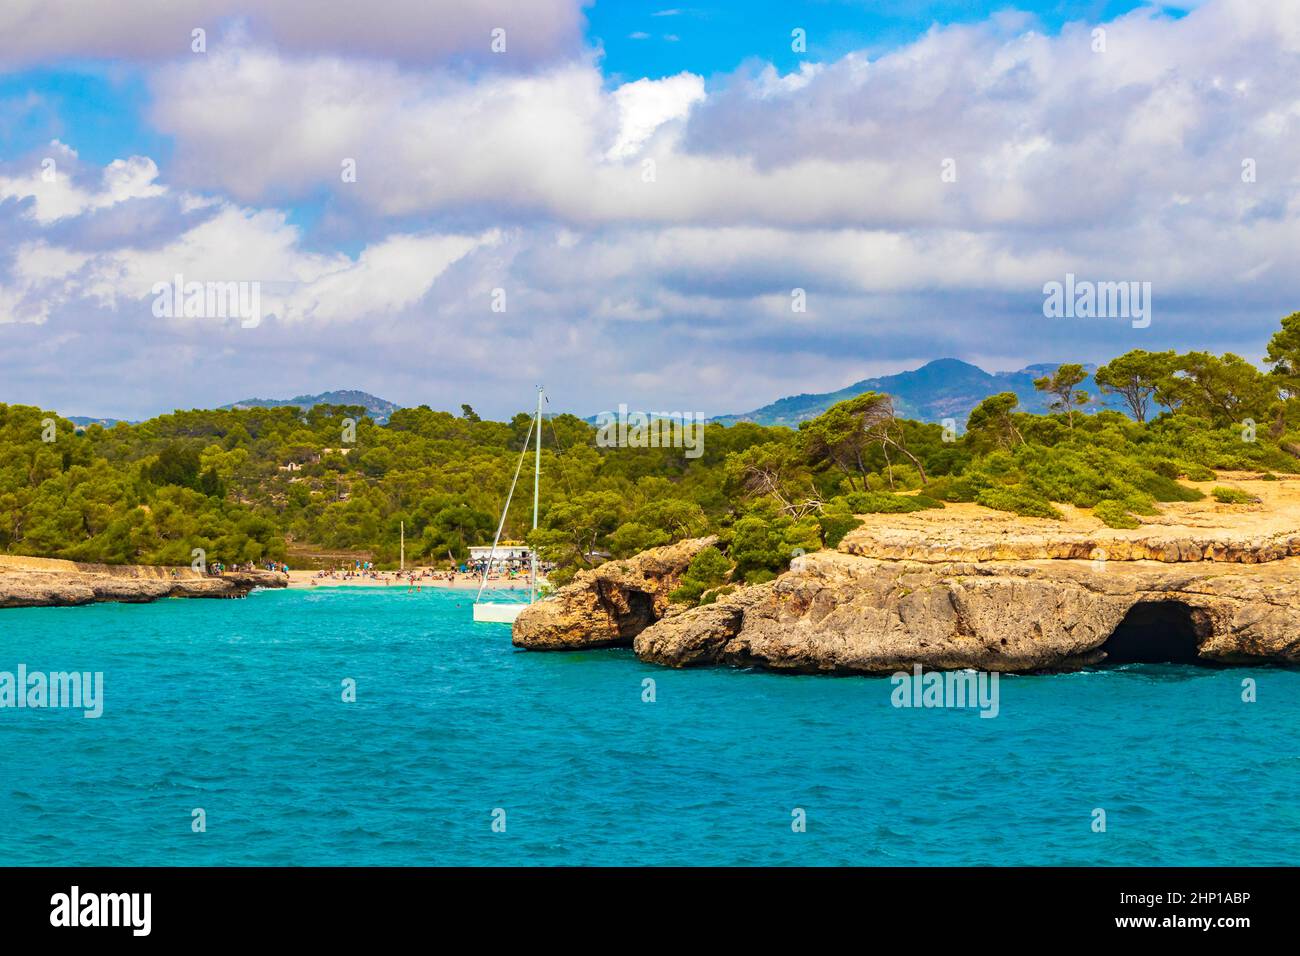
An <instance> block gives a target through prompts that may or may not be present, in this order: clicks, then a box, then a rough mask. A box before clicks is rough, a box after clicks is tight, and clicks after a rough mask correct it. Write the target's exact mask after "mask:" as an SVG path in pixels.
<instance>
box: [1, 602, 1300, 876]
mask: <svg viewBox="0 0 1300 956" xmlns="http://www.w3.org/2000/svg"><path fill="white" fill-rule="evenodd" d="M469 615H470V604H469V598H468V597H467V596H466V595H465V594H464V593H452V592H445V591H432V592H428V591H426V592H424V593H422V594H418V595H415V594H412V595H408V594H406V593H405V591H401V590H395V591H394V592H393V593H376V592H373V591H369V592H358V591H352V590H347V589H338V590H320V591H314V592H304V591H294V592H285V591H275V592H258V593H255V594H253V595H252V596H251V597H250V598H249V599H247V600H244V601H203V600H188V601H187V600H170V601H162V602H159V603H157V604H152V605H142V606H127V605H116V604H101V605H94V606H90V607H82V608H41V609H31V610H7V611H0V670H7V671H16V669H17V666H18V665H19V664H20V663H22V664H26V665H27V666H28V668H29V670H47V671H48V670H73V669H75V670H90V671H96V670H98V671H103V672H104V683H105V687H104V696H105V709H104V715H103V717H101V718H100V719H98V720H87V719H84V718H83V717H82V716H81V714H80V712H78V711H56V710H44V711H33V710H14V709H0V821H2V823H3V828H2V830H0V832H2V833H3V838H2V839H0V864H66V865H95V864H101V865H113V864H137V865H147V864H163V865H169V864H199V865H202V864H256V865H261V864H321V865H328V864H397V865H404V864H426V865H452V864H456V865H461V864H471V865H472V864H486V865H499V864H625V865H642V864H656V865H662V864H722V865H726V864H809V865H823V864H866V865H875V864H882V865H911V864H926V865H932V864H947V865H963V864H1120V865H1123V864H1156V865H1164V864H1169V865H1172V864H1210V865H1213V864H1239V865H1252V864H1291V865H1294V864H1296V863H1300V801H1297V799H1296V793H1297V791H1298V790H1300V743H1298V742H1297V733H1296V728H1297V727H1300V672H1296V671H1289V670H1278V669H1269V668H1259V669H1234V670H1203V669H1194V668H1181V667H1173V666H1131V667H1128V668H1125V669H1121V670H1114V671H1107V672H1091V673H1082V674H1073V675H1061V676H1043V677H1009V678H1003V679H1002V680H1001V683H1000V688H999V689H1000V697H1001V700H1000V715H999V716H998V717H997V718H996V719H981V718H980V717H979V716H978V712H977V711H975V710H956V709H948V710H943V709H932V710H923V709H897V708H894V707H893V706H891V704H890V693H891V691H892V689H893V688H892V686H891V684H890V683H889V681H888V679H886V678H829V677H791V676H780V675H773V674H765V673H757V672H742V671H735V670H730V669H716V670H691V671H674V670H668V669H663V668H657V667H652V666H648V665H643V664H641V663H639V662H638V661H637V660H636V659H635V657H633V655H632V653H631V651H627V650H607V651H591V652H581V653H568V654H540V653H528V652H523V651H518V650H515V649H514V648H512V647H511V645H510V638H509V630H508V628H506V627H505V626H502V625H475V624H472V623H470V622H469ZM646 677H652V678H654V680H655V681H656V698H657V699H656V701H655V702H654V703H644V702H643V701H642V681H643V679H644V678H646ZM1246 677H1251V678H1254V679H1255V680H1256V681H1257V685H1258V702H1257V703H1252V704H1247V703H1243V702H1242V700H1241V681H1242V679H1243V678H1246ZM344 678H353V679H355V680H356V682H357V700H356V702H355V703H344V702H343V701H342V699H341V697H342V689H341V682H342V681H343V679H344ZM196 807H202V808H203V809H204V810H205V811H206V816H207V832H205V833H194V832H192V831H191V811H192V810H193V809H194V808H196ZM796 807H798V808H802V809H803V810H805V811H806V814H807V831H806V832H804V833H795V832H792V829H791V819H792V817H791V812H792V810H793V809H794V808H796ZM1098 807H1100V808H1103V809H1104V810H1105V811H1106V814H1107V831H1106V832H1105V833H1094V832H1092V828H1091V824H1092V819H1093V818H1092V811H1093V809H1094V808H1098ZM495 808H502V809H504V810H505V813H506V831H505V832H504V833H497V832H493V830H492V825H491V824H492V811H493V810H494V809H495Z"/></svg>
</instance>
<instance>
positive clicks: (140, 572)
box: [0, 555, 289, 608]
mask: <svg viewBox="0 0 1300 956" xmlns="http://www.w3.org/2000/svg"><path fill="white" fill-rule="evenodd" d="M288 583H289V579H288V576H287V575H284V574H278V573H275V572H273V571H232V572H226V573H225V574H222V575H219V576H208V575H204V574H199V573H198V572H196V571H193V570H191V569H190V568H165V567H150V566H144V565H110V564H85V563H81V562H76V561H61V560H56V559H50V558H26V557H17V556H13V555H0V608H6V607H62V606H67V605H75V604H90V603H93V602H95V601H122V602H128V603H144V602H148V601H156V600H157V599H158V598H164V597H212V598H217V597H243V596H244V595H246V594H247V593H248V592H249V591H251V590H252V589H253V588H255V587H265V588H282V587H286V586H287V585H288Z"/></svg>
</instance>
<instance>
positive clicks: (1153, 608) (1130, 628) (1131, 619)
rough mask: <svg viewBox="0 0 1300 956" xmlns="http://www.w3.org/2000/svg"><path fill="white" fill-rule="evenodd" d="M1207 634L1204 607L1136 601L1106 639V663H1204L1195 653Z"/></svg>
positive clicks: (1178, 602)
mask: <svg viewBox="0 0 1300 956" xmlns="http://www.w3.org/2000/svg"><path fill="white" fill-rule="evenodd" d="M1208 636H1209V626H1208V622H1207V621H1206V619H1205V612H1204V611H1196V610H1193V609H1192V608H1190V607H1188V606H1187V605H1186V604H1184V603H1183V602H1182V601H1139V602H1138V603H1137V604H1134V605H1133V606H1132V607H1131V608H1129V611H1128V613H1127V614H1125V615H1124V620H1122V621H1120V622H1119V626H1118V627H1116V628H1115V630H1114V632H1113V633H1112V634H1111V635H1110V637H1109V638H1107V639H1106V643H1105V644H1103V645H1102V648H1101V649H1102V650H1103V651H1105V652H1106V658H1105V660H1104V661H1103V663H1105V664H1204V663H1206V662H1205V661H1203V660H1202V659H1201V658H1200V657H1199V656H1198V655H1197V648H1198V647H1199V646H1200V643H1201V640H1202V639H1203V638H1205V637H1208Z"/></svg>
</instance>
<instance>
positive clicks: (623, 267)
mask: <svg viewBox="0 0 1300 956" xmlns="http://www.w3.org/2000/svg"><path fill="white" fill-rule="evenodd" d="M1298 14H1300V4H1297V2H1296V0H1285V2H1282V3H1278V4H1258V3H1253V2H1250V0H1214V2H1210V3H1206V4H1203V5H1200V6H1199V7H1197V9H1195V10H1193V11H1192V12H1190V13H1189V14H1188V15H1187V16H1185V17H1182V18H1171V17H1166V16H1164V15H1161V14H1159V13H1157V12H1153V11H1151V10H1141V11H1138V12H1135V13H1133V14H1130V15H1128V16H1125V17H1123V18H1120V19H1119V20H1116V21H1113V22H1110V23H1107V24H1104V29H1105V31H1106V33H1105V50H1104V52H1095V51H1094V47H1095V45H1096V44H1095V41H1094V36H1093V34H1092V29H1093V26H1094V25H1092V24H1070V25H1067V26H1066V27H1065V28H1064V29H1063V30H1062V31H1061V32H1060V34H1059V35H1051V36H1049V35H1044V34H1042V33H1041V32H1038V31H1037V30H1036V29H1035V26H1034V23H1033V21H1032V20H1031V19H1029V18H1027V17H1025V16H1023V15H1018V14H1012V15H1004V16H999V17H995V18H993V19H991V20H989V21H987V22H984V23H979V24H974V25H969V26H953V27H936V28H934V29H932V30H930V31H929V32H928V33H926V34H925V35H924V36H922V37H920V38H919V39H917V40H916V41H915V42H913V43H910V44H907V45H905V46H903V47H900V48H898V49H896V50H894V51H892V52H890V53H887V54H884V55H881V56H876V57H870V56H866V55H864V54H860V53H855V54H850V55H847V56H844V57H841V58H839V59H836V60H833V61H829V62H823V63H807V64H805V65H803V66H801V67H800V68H799V69H797V70H795V71H793V72H790V73H785V74H782V73H779V72H778V71H777V70H775V69H774V68H772V67H770V66H768V67H764V66H761V65H760V66H757V67H750V66H747V67H745V68H743V69H741V70H739V71H737V72H736V73H734V74H731V75H727V76H721V77H712V78H709V79H708V80H706V79H705V78H704V77H702V76H699V75H695V74H691V73H682V74H679V75H677V76H672V77H666V78H663V79H657V80H650V79H641V80H636V81H633V82H630V83H625V84H622V85H610V84H609V83H607V81H606V79H605V78H604V77H603V76H602V74H601V72H600V68H599V66H600V64H599V60H598V59H597V58H595V55H594V54H590V53H576V54H573V55H564V56H560V57H558V58H556V59H552V60H550V61H547V62H544V63H543V62H540V61H539V62H538V63H537V64H536V65H535V68H533V69H530V70H528V71H523V72H520V71H508V70H494V69H487V70H477V71H465V70H462V69H458V68H455V67H454V66H450V65H448V64H445V63H439V64H435V65H433V66H431V67H429V68H422V69H415V68H413V67H412V66H411V65H410V63H409V62H405V61H404V59H403V56H402V55H400V53H395V52H391V51H390V53H389V54H387V55H384V56H380V55H379V54H377V53H375V52H374V51H368V50H364V49H359V48H357V47H348V48H346V49H336V48H333V47H331V48H328V49H326V48H325V46H324V45H323V44H321V43H317V44H316V45H315V46H313V45H312V44H311V43H307V42H306V41H305V40H303V39H302V38H301V37H299V38H298V39H297V40H291V41H286V40H285V39H284V38H283V37H276V38H275V41H276V42H274V43H273V42H271V40H270V39H267V37H269V36H270V34H268V33H266V32H265V31H266V29H267V28H266V27H265V25H264V24H263V25H262V26H261V27H259V26H258V25H257V24H253V25H250V26H249V27H248V30H249V36H250V37H251V38H252V39H251V40H250V41H249V42H248V43H245V44H240V45H236V46H230V47H224V48H217V49H213V50H212V51H211V52H210V53H209V54H208V55H207V56H206V57H204V58H197V57H195V58H189V57H184V58H171V59H169V60H168V61H167V62H165V63H162V64H161V65H159V66H157V67H156V68H155V69H154V70H153V72H152V74H151V77H152V78H151V89H152V92H153V104H152V107H151V114H150V115H151V118H152V120H153V122H154V123H155V125H156V126H157V127H158V128H159V129H160V130H161V131H162V132H164V133H166V134H169V135H170V136H171V137H172V138H173V140H174V155H173V157H172V159H171V160H170V161H169V162H168V164H167V167H166V169H165V172H164V174H163V175H161V176H160V175H159V174H158V171H157V168H156V166H155V165H154V164H153V162H152V160H146V159H143V158H140V157H137V158H134V159H131V160H122V161H121V163H122V165H121V166H111V167H109V168H108V169H104V170H89V169H82V168H80V167H78V166H76V164H75V161H71V162H73V169H74V171H73V173H72V174H71V177H70V179H69V181H68V183H67V184H66V187H65V188H64V191H62V192H55V191H51V190H48V189H46V188H45V186H46V185H48V184H44V183H43V182H38V181H37V180H36V178H34V177H37V176H38V173H39V166H38V165H37V164H35V163H29V164H28V165H27V166H26V167H22V168H17V167H5V168H3V169H0V197H8V198H7V199H0V239H3V240H4V241H3V243H0V249H7V250H9V251H8V252H7V253H5V252H0V322H5V321H8V322H9V323H10V324H9V325H8V326H7V329H8V331H9V333H10V334H12V336H14V337H15V338H14V340H15V341H18V342H21V343H25V347H26V348H27V354H28V355H29V358H30V361H29V363H28V364H27V365H24V366H22V367H18V366H16V365H12V364H10V365H8V366H6V364H5V360H0V372H3V373H4V374H6V375H10V376H13V377H14V378H15V379H20V380H23V381H47V379H42V378H41V376H42V375H46V374H47V373H46V372H42V371H40V370H41V369H48V368H49V366H48V365H45V364H42V359H41V356H42V355H45V354H46V353H45V352H43V351H42V349H45V348H48V347H50V346H49V343H51V342H54V341H56V340H57V341H58V342H59V349H60V350H61V351H60V354H62V355H63V356H65V358H69V359H70V358H72V357H75V356H88V355H91V354H93V346H92V343H93V342H97V341H101V338H100V335H101V333H102V332H103V330H105V329H108V330H111V333H112V335H114V336H115V337H116V338H115V341H118V342H120V343H122V345H121V351H120V353H118V354H119V358H118V359H117V361H118V363H119V364H120V365H121V366H122V368H123V371H124V374H125V373H126V372H127V371H132V370H136V371H138V370H139V369H141V368H146V367H149V366H153V365H156V364H157V363H158V362H159V361H160V351H159V350H164V351H165V352H166V354H167V355H168V356H170V359H168V361H169V363H170V364H169V365H168V366H167V368H168V371H167V372H166V373H165V375H162V377H161V378H159V379H158V381H156V382H154V383H153V384H151V386H150V387H151V388H152V389H153V392H152V393H151V394H152V395H154V396H156V398H147V397H141V398H140V399H139V401H140V402H142V403H143V402H146V401H149V402H152V404H150V405H148V406H147V407H145V408H142V409H122V411H124V412H126V411H133V412H134V413H141V412H146V411H150V410H154V409H155V408H156V407H158V406H165V405H166V404H168V403H170V402H177V401H181V400H182V399H181V398H179V397H176V394H174V392H175V391H176V390H179V394H183V395H191V394H195V393H197V392H200V391H202V392H203V393H204V394H206V393H207V392H209V391H211V390H212V389H213V388H215V387H216V386H215V384H214V383H213V381H211V380H213V379H215V380H216V383H217V384H220V386H221V388H220V392H221V394H220V395H217V396H214V397H219V398H221V400H222V401H229V400H232V398H234V397H239V395H232V394H227V392H236V393H239V394H243V393H246V392H253V391H260V392H266V391H268V389H267V387H265V383H266V382H268V381H269V382H271V383H278V384H279V385H281V386H282V387H281V388H277V392H278V391H286V392H293V391H317V390H319V389H321V388H324V387H333V386H335V385H355V386H357V387H362V388H369V389H370V390H372V391H377V392H379V393H380V394H384V395H386V396H388V397H390V398H393V399H395V400H397V401H429V402H431V403H434V404H437V403H438V402H439V401H441V402H442V403H443V404H444V405H446V406H450V407H455V405H457V404H458V403H459V402H460V401H464V400H467V399H468V400H472V401H473V402H474V404H475V406H476V407H480V406H481V407H482V410H485V411H491V412H494V413H502V412H506V411H511V410H513V406H512V405H511V404H510V403H509V401H508V400H506V399H502V398H500V395H501V394H502V393H503V391H508V390H509V389H511V388H516V387H517V386H518V382H519V381H520V380H521V379H522V380H526V381H529V382H532V381H547V382H555V383H560V385H559V387H558V388H557V391H559V392H560V396H557V407H568V408H575V409H579V410H581V409H584V408H585V409H588V410H592V411H594V410H596V409H597V408H600V407H606V406H608V405H609V404H610V401H611V400H615V401H619V400H627V401H632V402H637V401H642V402H645V403H646V404H647V405H648V406H651V407H683V408H684V407H696V408H699V409H700V410H703V411H707V412H711V413H713V412H726V411H737V410H743V409H745V408H747V407H752V406H754V405H757V404H762V403H764V402H766V401H768V400H771V399H772V398H774V397H776V396H778V395H781V394H787V393H791V392H802V391H809V390H812V389H820V388H825V389H828V390H829V389H831V388H836V387H840V386H843V385H846V384H849V383H850V382H852V381H855V380H856V379H859V378H862V377H865V376H867V375H871V374H879V373H883V372H887V371H893V370H897V369H898V368H900V367H905V366H910V365H914V364H919V363H920V362H923V361H925V360H927V359H930V358H935V357H939V356H944V355H956V356H959V357H963V358H967V359H970V360H975V361H980V362H983V363H985V364H986V366H987V367H992V368H1007V367H1019V366H1020V365H1024V364H1028V363H1029V362H1034V361H1052V360H1098V359H1105V358H1107V357H1109V356H1111V355H1113V354H1116V353H1118V352H1122V351H1125V350H1127V349H1129V348H1134V347H1143V348H1164V347H1171V346H1174V347H1180V348H1188V347H1198V348H1219V349H1233V350H1235V351H1238V352H1240V353H1242V354H1245V355H1247V356H1248V357H1252V358H1258V357H1259V354H1260V353H1261V352H1262V346H1263V343H1264V341H1265V340H1266V339H1267V336H1268V334H1269V332H1270V331H1271V329H1272V328H1273V327H1274V326H1275V324H1276V321H1277V318H1278V317H1279V316H1280V315H1281V314H1285V313H1286V312H1290V311H1293V310H1294V309H1295V308H1296V307H1297V305H1296V303H1295V301H1294V281H1293V279H1292V278H1291V277H1292V276H1293V275H1294V274H1295V271H1296V268H1297V266H1298V265H1300V263H1297V261H1296V257H1297V251H1296V250H1297V244H1296V241H1295V239H1296V235H1297V229H1298V227H1300V192H1298V191H1297V188H1296V187H1297V185H1298V184H1300V175H1298V174H1297V172H1296V166H1295V160H1294V157H1295V156H1296V155H1297V153H1298V152H1300V149H1298V147H1300V75H1297V74H1296V73H1295V71H1294V69H1293V65H1294V61H1295V58H1296V55H1297V53H1300V15H1298ZM259 30H261V31H262V32H260V33H259ZM295 44H296V45H295ZM345 160H352V161H355V164H356V165H355V168H356V181H355V182H347V181H345V179H344V177H342V176H341V175H340V173H341V169H342V164H343V163H344V161H345ZM949 161H950V162H949ZM1248 170H1249V175H1247V172H1248ZM949 172H951V174H952V175H947V174H948V173H949ZM160 182H161V183H163V185H160ZM159 190H162V192H161V194H160V193H159ZM322 194H324V195H325V196H326V197H327V198H326V200H325V201H324V202H325V204H326V206H327V210H328V211H327V216H328V217H329V218H330V220H331V222H332V223H333V228H334V229H335V234H345V235H348V236H349V237H352V238H356V237H361V238H360V239H358V242H359V248H358V249H357V250H356V251H355V252H354V253H353V254H351V255H345V254H343V253H341V252H337V251H333V249H332V247H331V246H330V245H329V244H328V243H324V244H322V243H320V242H319V241H318V240H319V238H320V237H319V235H318V236H315V237H313V236H312V235H310V230H309V229H306V228H305V227H302V226H299V225H295V224H294V223H293V221H292V218H291V216H290V215H289V214H287V213H286V212H283V211H281V210H282V209H284V208H286V207H289V206H292V205H293V203H295V202H297V201H301V200H311V201H313V202H314V201H317V198H318V197H319V196H321V195H322ZM314 240H315V241H314ZM178 272H179V273H183V274H185V275H186V277H187V278H195V279H214V280H227V279H240V278H245V279H257V280H259V281H261V282H262V283H263V288H264V301H265V302H266V303H268V305H267V311H268V312H270V313H272V314H273V315H274V318H273V320H271V321H268V322H266V323H264V324H263V325H262V326H261V327H259V328H258V329H256V330H241V329H238V328H237V327H234V328H228V327H225V326H221V327H218V326H215V325H213V324H211V323H206V324H205V323H203V322H199V323H195V322H159V321H158V320H156V319H154V318H153V317H152V316H151V314H150V313H149V309H148V290H149V288H150V287H151V285H152V284H153V283H155V282H158V281H164V280H167V279H168V278H170V277H171V276H172V275H173V274H175V273H178ZM1066 272H1073V273H1075V274H1076V275H1079V276H1081V277H1086V278H1093V279H1100V280H1129V279H1132V280H1142V281H1150V282H1152V284H1153V287H1154V298H1155V305H1154V316H1153V324H1152V326H1151V327H1150V328H1149V329H1145V330H1141V332H1140V334H1139V333H1138V332H1137V331H1136V330H1133V329H1132V328H1131V327H1130V326H1128V325H1127V324H1125V323H1122V322H1105V321H1092V322H1080V321H1060V322H1049V321H1047V320H1045V319H1044V318H1043V316H1042V312H1041V304H1042V292H1041V289H1042V286H1043V284H1044V283H1045V282H1048V281H1052V280H1060V279H1061V278H1063V276H1064V274H1065V273H1066ZM495 289H503V290H505V292H506V295H507V297H508V302H509V306H508V309H507V311H506V312H504V313H498V312H494V311H493V310H492V308H491V303H492V297H493V290H495ZM795 289H800V290H803V292H804V293H805V294H806V297H807V310H806V311H805V312H795V311H793V310H792V308H791V301H792V296H791V293H792V290H795ZM38 323H41V324H39V325H38ZM38 330H39V331H40V332H42V333H43V334H44V337H43V338H35V337H34V336H36V334H37V331H38ZM51 361H52V359H51ZM186 376H188V377H186ZM195 376H201V377H202V376H205V377H206V381H205V382H204V383H203V384H200V383H199V382H197V381H196V380H195V378H194V377H195ZM48 381H53V379H48ZM151 382H152V380H151ZM259 383H262V384H261V385H259ZM65 387H66V388H68V389H71V388H72V387H73V386H72V385H67V386H64V385H62V384H61V385H59V386H58V388H65ZM78 387H81V386H78ZM86 387H89V386H88V385H87V386H86ZM169 389H171V390H173V391H168V390H169ZM475 389H477V390H482V391H483V392H485V393H486V394H485V397H484V398H482V399H480V398H478V397H477V396H476V395H474V394H471V390H475ZM566 393H567V394H566ZM69 394H71V392H69ZM611 396H612V397H613V398H612V399H611ZM54 397H58V396H57V395H55V396H54ZM51 400H53V399H51ZM191 400H192V401H199V399H198V398H194V399H191ZM493 403H500V404H499V405H497V407H494V404H493ZM112 410H114V409H109V411H112Z"/></svg>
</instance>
